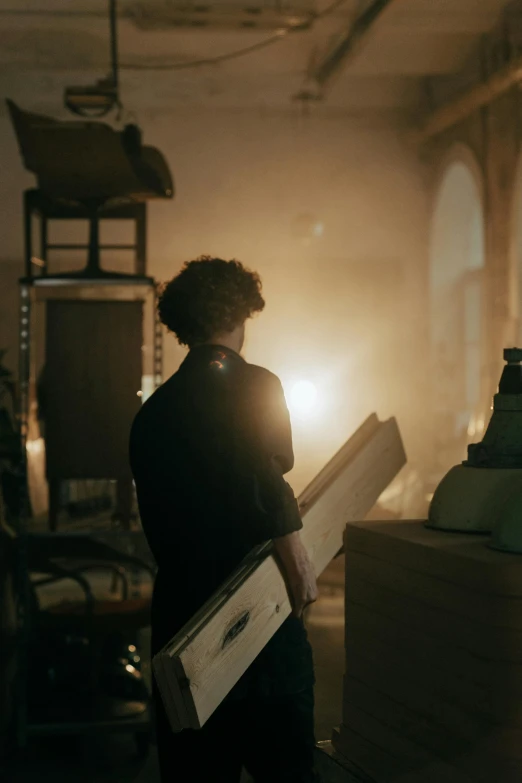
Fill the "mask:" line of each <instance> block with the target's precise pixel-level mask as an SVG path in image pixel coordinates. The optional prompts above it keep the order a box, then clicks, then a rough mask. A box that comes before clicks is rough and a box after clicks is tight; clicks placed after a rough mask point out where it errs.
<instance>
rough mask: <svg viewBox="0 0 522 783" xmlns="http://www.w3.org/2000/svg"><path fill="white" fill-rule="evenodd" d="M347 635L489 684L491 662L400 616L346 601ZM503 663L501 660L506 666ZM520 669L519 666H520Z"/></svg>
mask: <svg viewBox="0 0 522 783" xmlns="http://www.w3.org/2000/svg"><path fill="white" fill-rule="evenodd" d="M345 610H346V635H347V636H348V635H349V636H354V637H357V638H366V639H371V640H372V641H373V643H374V644H375V646H376V647H377V648H381V649H383V648H386V649H387V650H393V651H394V653H396V654H397V655H404V656H405V657H409V656H411V655H415V656H416V657H417V658H418V659H419V661H422V662H423V663H424V664H425V665H428V662H429V665H430V666H432V667H434V668H435V669H436V670H437V671H441V672H444V674H445V675H446V676H451V677H458V678H460V679H463V680H465V681H469V682H472V683H475V684H476V685H482V686H484V685H486V686H489V685H490V684H491V681H492V676H493V675H492V673H491V668H492V666H493V665H495V664H494V662H491V661H487V660H481V659H480V658H476V657H475V656H474V655H472V653H471V652H469V651H467V650H463V649H461V648H460V647H454V646H453V645H449V644H447V643H445V642H444V641H443V640H441V639H440V637H439V636H437V635H436V634H433V633H430V629H429V628H428V629H426V630H425V631H422V630H420V629H419V628H412V627H411V626H409V625H407V624H406V623H404V622H401V621H399V620H392V619H390V618H389V617H387V616H386V615H384V614H382V612H374V611H370V610H369V609H367V608H366V607H365V606H361V605H359V604H355V603H353V602H350V601H348V602H347V603H346V604H345ZM505 665H506V664H502V666H505ZM520 669H521V672H522V666H521V667H520Z"/></svg>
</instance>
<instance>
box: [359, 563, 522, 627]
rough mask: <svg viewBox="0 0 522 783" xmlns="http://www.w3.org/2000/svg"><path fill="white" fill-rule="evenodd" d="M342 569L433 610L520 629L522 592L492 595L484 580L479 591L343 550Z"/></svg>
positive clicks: (493, 624) (488, 623)
mask: <svg viewBox="0 0 522 783" xmlns="http://www.w3.org/2000/svg"><path fill="white" fill-rule="evenodd" d="M346 568H347V571H348V573H354V575H357V576H358V577H359V578H361V579H364V580H366V581H368V582H372V584H374V585H376V586H377V585H378V586H380V587H383V588H384V589H385V590H391V591H392V592H394V593H397V594H399V595H406V596H410V595H413V596H415V600H416V601H420V602H421V603H423V604H426V605H427V606H432V607H433V608H435V609H441V610H442V611H445V612H449V613H450V614H452V615H458V616H460V617H462V618H464V619H466V620H467V619H469V618H471V619H473V620H477V621H478V622H480V623H482V624H484V625H486V626H492V629H494V628H495V627H499V628H511V629H513V630H519V631H522V595H520V596H517V595H513V596H508V595H502V596H499V595H492V594H491V593H490V592H488V590H487V587H488V583H487V581H486V579H483V583H482V590H477V589H476V588H469V587H466V586H465V585H461V584H455V583H453V582H451V581H446V580H442V579H439V578H437V577H434V576H432V575H431V574H426V573H423V572H421V571H417V570H414V568H412V567H409V568H405V567H404V566H401V565H398V564H397V563H395V562H385V561H382V560H376V559H375V558H373V557H370V556H369V555H364V554H361V553H359V552H353V551H349V552H347V555H346Z"/></svg>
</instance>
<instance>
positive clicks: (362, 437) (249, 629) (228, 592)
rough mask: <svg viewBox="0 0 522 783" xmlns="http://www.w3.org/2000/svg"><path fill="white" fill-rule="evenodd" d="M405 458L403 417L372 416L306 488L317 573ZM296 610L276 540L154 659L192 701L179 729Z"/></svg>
mask: <svg viewBox="0 0 522 783" xmlns="http://www.w3.org/2000/svg"><path fill="white" fill-rule="evenodd" d="M404 463H405V454H404V449H403V446H402V441H401V438H400V434H399V431H398V428H397V424H396V421H395V420H394V419H391V420H389V421H387V422H384V423H379V422H378V420H377V419H376V417H375V416H372V417H370V420H368V421H367V422H365V424H364V425H363V427H362V428H361V430H359V431H358V432H357V433H355V435H354V436H353V438H351V439H350V440H349V441H348V442H347V444H346V445H345V446H344V447H343V449H342V450H341V452H340V454H338V455H336V457H334V459H333V460H332V461H331V462H330V463H329V465H328V466H327V468H326V469H325V470H324V471H322V473H321V474H320V476H319V477H318V479H319V480H318V481H314V482H312V484H311V485H310V487H309V488H308V489H307V490H305V492H304V493H303V495H302V496H301V497H300V499H299V502H300V506H301V507H302V509H303V523H304V527H303V532H302V539H303V542H304V545H305V547H306V548H307V551H308V553H309V555H310V558H311V560H312V562H313V564H314V566H315V569H316V572H317V574H320V573H321V572H322V571H323V569H324V568H325V567H326V565H327V564H328V563H329V562H330V560H331V559H332V558H333V557H334V556H335V554H336V553H337V552H338V551H339V549H340V548H341V546H342V537H343V531H344V527H345V525H346V522H347V521H348V520H353V519H360V518H361V517H364V516H365V515H366V514H367V513H368V511H369V510H370V509H371V507H372V506H373V505H374V504H375V502H376V501H377V499H378V497H379V495H380V494H381V492H382V491H383V490H384V489H385V488H386V486H387V485H388V484H389V483H390V481H391V480H392V479H393V477H394V476H395V475H396V474H397V473H398V471H399V470H400V469H401V467H402V466H403V465H404ZM290 612H291V606H290V601H289V598H288V593H287V590H286V586H285V582H284V580H283V577H282V575H281V572H280V570H279V567H278V565H277V563H276V561H275V560H274V558H273V557H272V556H271V554H270V546H265V547H261V548H259V549H258V550H255V551H254V552H253V553H252V554H251V555H250V557H249V558H247V560H246V561H245V563H244V564H243V565H242V566H241V567H240V569H239V570H238V571H237V572H236V573H235V574H233V575H232V577H231V578H230V579H229V580H228V582H227V583H225V585H223V587H222V588H221V590H220V591H219V592H218V593H217V594H216V595H214V596H213V597H212V598H211V599H210V601H209V602H208V603H207V604H206V605H205V607H203V609H202V610H201V611H200V612H199V613H198V615H196V617H194V618H193V620H192V621H191V622H190V623H189V624H188V625H187V626H186V627H185V628H184V629H182V631H181V632H180V633H179V634H178V635H177V636H176V637H175V638H174V639H173V640H172V641H171V642H170V644H169V645H167V646H166V647H165V648H164V649H163V650H162V651H161V652H160V653H159V655H158V656H156V658H155V659H154V662H153V664H154V671H155V675H156V679H157V682H158V686H159V688H160V691H161V692H162V693H163V691H164V690H167V688H170V691H171V692H172V691H173V690H175V689H176V688H178V689H179V694H178V699H179V697H180V695H181V696H182V698H183V701H184V704H185V708H186V713H187V715H188V723H185V722H184V719H183V717H182V716H181V715H180V714H179V711H178V714H177V715H175V714H172V717H171V723H172V726H173V729H174V730H180V729H181V728H184V727H193V728H199V727H200V726H202V725H203V724H204V723H205V721H206V720H207V719H208V718H209V717H210V715H211V714H212V712H213V711H214V710H215V708H216V707H217V706H218V705H219V704H220V703H221V701H222V700H223V699H224V698H225V696H226V695H227V693H228V692H229V691H230V689H231V688H232V687H233V686H234V685H235V683H236V682H237V681H238V679H239V678H240V677H241V675H242V674H243V673H244V672H245V671H246V669H247V668H248V666H249V665H250V664H251V663H252V661H253V660H254V658H255V657H256V656H257V655H258V654H259V652H260V651H261V650H262V649H263V647H264V646H265V644H266V643H267V642H268V640H269V639H270V638H271V637H272V636H273V634H274V633H275V631H276V630H277V629H278V628H279V627H280V625H281V624H282V622H283V621H284V620H285V619H286V618H287V617H288V616H289V614H290ZM158 659H161V663H160V661H159V660H158ZM172 661H178V662H179V663H180V664H181V667H182V669H183V674H182V675H181V676H180V672H179V671H177V670H176V669H175V668H174V665H173V664H172ZM175 665H176V666H177V664H175ZM167 679H168V681H169V682H168V684H167V682H166V680H167ZM165 706H166V708H167V711H168V705H167V703H165Z"/></svg>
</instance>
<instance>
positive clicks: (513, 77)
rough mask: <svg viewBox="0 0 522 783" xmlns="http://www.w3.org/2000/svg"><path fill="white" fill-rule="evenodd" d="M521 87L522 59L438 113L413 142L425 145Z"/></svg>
mask: <svg viewBox="0 0 522 783" xmlns="http://www.w3.org/2000/svg"><path fill="white" fill-rule="evenodd" d="M520 84H522V57H519V58H517V59H516V60H514V61H513V62H512V63H511V64H510V65H508V66H506V67H505V68H502V69H501V70H499V71H497V73H495V74H493V76H490V77H489V79H487V80H486V81H485V82H482V83H480V84H477V85H475V86H474V87H472V88H471V89H470V90H468V92H465V93H464V94H463V95H460V96H459V97H458V98H455V99H454V100H452V101H450V102H449V103H446V104H445V105H443V106H441V107H440V108H438V109H436V110H435V111H434V112H433V113H432V114H430V115H429V116H428V117H427V118H426V120H425V121H424V122H423V123H421V125H420V127H419V128H417V130H415V131H414V132H413V134H412V140H413V141H414V142H415V143H417V144H424V143H426V142H427V141H429V140H430V139H431V138H433V137H434V136H438V135H440V134H441V133H444V131H446V130H448V129H449V128H452V127H453V126H454V125H458V123H460V122H462V121H463V120H465V119H467V118H468V117H469V116H470V115H472V114H474V113H475V112H477V111H479V110H480V109H482V108H484V107H485V106H488V105H489V104H490V103H491V102H492V101H494V100H495V98H498V97H499V96H500V95H503V94H504V93H506V92H508V90H510V89H511V88H512V87H515V86H517V85H520Z"/></svg>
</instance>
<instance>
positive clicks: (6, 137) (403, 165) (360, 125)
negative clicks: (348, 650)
mask: <svg viewBox="0 0 522 783" xmlns="http://www.w3.org/2000/svg"><path fill="white" fill-rule="evenodd" d="M140 121H141V123H142V125H143V128H144V135H145V139H146V141H147V143H150V144H153V145H155V146H157V147H159V148H160V149H161V150H162V151H163V152H164V153H165V154H166V155H167V157H168V160H169V162H170V165H171V168H172V171H173V173H174V176H175V179H176V184H177V190H178V193H177V198H176V200H175V201H174V202H166V203H156V204H152V205H151V207H150V226H149V269H150V272H151V274H153V275H154V276H156V277H157V278H158V279H166V278H168V277H170V276H172V275H173V274H175V273H176V271H177V270H178V269H179V268H180V265H181V264H182V262H183V261H184V260H186V259H190V258H192V257H194V256H197V255H199V254H201V253H211V254H216V255H220V256H223V257H225V258H230V257H233V256H235V257H237V258H239V259H241V260H243V261H244V262H245V263H247V264H248V265H250V266H252V267H255V268H256V269H258V270H259V271H260V273H261V274H262V277H263V280H264V284H265V294H266V299H267V308H266V311H265V313H263V314H262V315H261V316H260V317H258V318H257V319H256V320H255V321H254V322H253V323H252V325H251V327H250V329H249V335H248V344H247V357H248V359H249V360H251V361H253V362H256V363H259V364H263V365H265V366H267V367H269V368H270V369H272V370H274V371H275V372H276V373H278V374H279V375H280V376H281V377H282V379H283V381H284V383H285V386H286V389H287V391H288V393H289V396H291V388H292V385H293V383H294V382H296V381H299V380H303V379H304V380H308V381H310V382H313V383H314V384H315V386H316V388H317V406H316V409H315V411H312V412H311V415H310V416H308V415H307V416H301V417H299V416H297V417H296V418H295V421H294V430H295V445H296V456H297V465H296V470H295V472H294V476H293V481H294V483H295V486H296V488H297V489H299V488H300V487H301V486H302V485H303V483H304V482H305V481H306V480H307V479H308V478H309V477H310V476H311V475H312V474H313V473H314V472H315V471H316V470H317V468H318V467H320V465H321V464H322V462H323V461H324V459H325V458H326V457H327V456H329V455H330V454H331V453H332V452H333V451H334V450H335V449H336V448H337V447H338V446H339V445H341V443H342V442H343V441H344V440H345V438H346V437H347V435H348V434H349V433H350V432H351V431H352V430H353V429H354V428H355V427H356V426H357V425H358V423H359V422H360V421H361V420H362V419H363V418H364V417H365V416H366V415H368V414H369V413H370V412H372V411H373V410H377V412H378V413H379V414H380V415H381V416H383V417H384V416H388V415H392V414H397V415H398V416H399V418H400V421H401V426H402V428H403V431H404V433H405V437H406V440H407V445H408V447H409V450H410V454H411V455H412V456H413V459H414V460H417V461H418V460H419V459H420V454H421V452H422V443H423V437H422V433H421V432H420V430H419V427H420V426H422V422H423V421H424V418H423V416H424V412H423V406H424V401H423V393H422V383H423V378H424V375H425V374H424V373H423V371H422V366H421V365H422V361H423V359H422V357H423V356H424V355H425V345H426V336H427V321H426V317H425V313H426V307H425V305H426V302H425V297H426V293H425V292H426V285H425V283H426V276H427V207H426V199H425V193H424V188H423V180H422V169H421V167H420V164H419V163H418V162H417V160H416V158H415V155H414V152H413V151H412V150H410V149H409V148H408V147H407V145H406V144H405V143H404V142H403V140H402V139H401V134H400V133H399V132H398V131H397V130H395V129H394V128H393V126H392V125H391V123H390V122H389V121H385V120H374V121H373V122H370V121H369V120H366V121H363V120H361V119H360V118H359V119H357V118H352V119H350V118H349V117H347V118H345V119H342V118H340V117H339V116H337V117H328V116H324V117H321V116H320V115H319V116H314V115H312V116H311V117H309V118H303V117H299V116H297V114H294V113H293V112H289V113H283V112H274V113H270V112H262V111H259V112H254V111H248V112H247V111H239V110H238V111H237V112H231V113H228V112H224V111H223V112H210V111H206V110H203V109H194V110H191V111H188V110H187V109H183V110H180V111H177V110H176V111H172V112H168V111H165V112H162V113H158V114H155V115H152V114H149V115H143V116H140ZM0 123H1V124H0V139H1V141H2V147H1V149H2V178H0V199H1V202H2V205H3V209H2V210H1V212H0V230H1V235H2V237H3V243H2V248H1V249H0V257H1V258H2V259H4V260H5V261H6V262H8V261H10V262H13V261H15V262H19V264H20V266H19V268H20V270H21V268H22V267H21V257H22V223H21V212H20V203H21V190H22V188H23V187H27V186H28V185H29V184H30V183H31V177H30V176H29V175H27V174H26V173H25V172H24V170H23V168H22V165H21V162H20V160H19V156H18V153H17V150H16V145H15V143H14V140H13V138H12V133H11V130H10V127H9V125H8V123H7V119H6V117H2V118H0ZM77 230H79V229H78V227H74V226H71V228H70V231H71V232H74V231H77ZM62 236H63V234H62ZM75 236H76V235H75ZM71 238H72V234H71ZM70 261H72V258H71V259H67V264H69V263H70ZM74 263H75V264H76V265H77V266H81V265H82V264H81V260H80V259H79V258H76V259H74ZM115 264H116V265H118V266H120V268H124V265H125V260H124V259H123V258H121V259H115V258H111V259H107V260H106V265H107V266H109V265H110V266H113V267H114V266H115ZM7 266H9V269H10V270H12V265H11V264H8V265H7ZM7 266H4V267H3V268H4V269H7ZM0 274H1V271H0ZM10 274H11V272H10ZM6 296H7V297H9V298H12V297H14V296H15V289H14V287H13V281H12V274H11V280H10V283H9V291H5V292H2V297H6ZM14 339H15V335H14V334H13V331H12V329H11V333H10V337H9V340H8V341H9V342H10V343H11V344H12V343H13V340H14ZM182 356H183V352H182V351H181V350H180V349H179V348H178V347H177V346H176V343H175V341H174V339H173V338H172V337H167V338H166V340H165V368H166V372H167V373H171V372H172V371H173V370H175V368H176V367H177V366H178V364H179V362H180V360H181V358H182ZM10 359H11V363H12V361H13V360H14V359H15V355H14V353H11V355H10Z"/></svg>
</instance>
